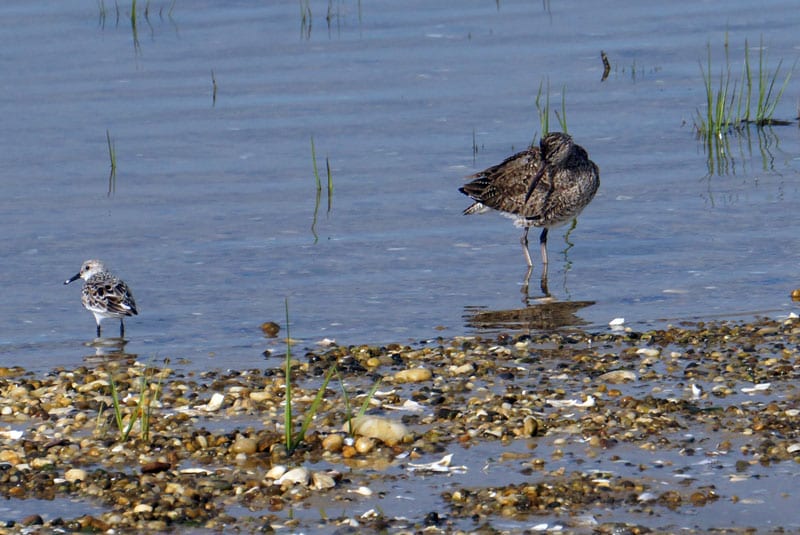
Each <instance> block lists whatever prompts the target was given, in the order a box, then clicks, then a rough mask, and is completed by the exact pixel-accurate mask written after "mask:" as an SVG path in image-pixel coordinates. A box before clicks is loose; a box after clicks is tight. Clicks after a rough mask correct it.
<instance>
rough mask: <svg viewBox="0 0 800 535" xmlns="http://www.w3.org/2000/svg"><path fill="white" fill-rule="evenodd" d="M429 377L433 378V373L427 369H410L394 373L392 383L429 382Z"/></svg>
mask: <svg viewBox="0 0 800 535" xmlns="http://www.w3.org/2000/svg"><path fill="white" fill-rule="evenodd" d="M431 377H433V373H432V372H431V371H430V370H429V369H428V368H410V369H408V370H400V371H399V372H397V373H395V374H394V381H395V382H396V383H421V382H422V381H429V380H430V379H431Z"/></svg>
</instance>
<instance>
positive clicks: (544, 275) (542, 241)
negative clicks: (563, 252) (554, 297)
mask: <svg viewBox="0 0 800 535" xmlns="http://www.w3.org/2000/svg"><path fill="white" fill-rule="evenodd" d="M539 245H540V246H541V248H542V280H541V283H540V285H539V287H540V288H541V289H542V293H543V294H544V295H550V290H548V288H547V227H544V228H543V229H542V233H541V234H540V235H539Z"/></svg>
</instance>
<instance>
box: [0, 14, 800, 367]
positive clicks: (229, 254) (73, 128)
mask: <svg viewBox="0 0 800 535" xmlns="http://www.w3.org/2000/svg"><path fill="white" fill-rule="evenodd" d="M332 6H333V7H332V17H331V23H330V28H329V27H328V25H327V24H326V22H325V17H324V16H323V13H325V11H326V10H327V6H323V5H322V4H320V5H311V6H310V7H311V10H312V19H311V27H310V28H309V27H308V26H304V25H303V24H302V21H301V18H300V16H299V13H298V9H297V6H295V5H272V6H260V5H255V4H253V3H249V2H239V3H235V4H226V6H225V7H222V6H220V5H218V4H217V3H215V2H206V3H193V4H192V5H191V6H188V5H181V4H180V3H178V4H177V5H175V6H174V9H173V10H172V12H171V16H170V15H169V3H167V2H152V3H151V6H150V10H149V15H148V18H147V19H145V18H144V17H143V14H139V18H138V24H137V31H136V34H134V32H133V31H132V29H131V25H130V23H129V18H128V17H129V12H128V11H125V9H126V8H123V9H122V10H121V12H120V14H119V20H117V18H116V14H115V11H114V8H113V6H106V15H105V17H102V16H100V9H99V8H98V6H97V5H95V4H86V5H77V4H76V5H72V4H65V3H62V2H41V3H37V4H36V5H35V6H34V5H29V4H28V3H25V2H6V3H4V4H3V6H2V7H0V10H1V11H2V14H3V16H4V18H5V19H8V20H13V21H14V23H13V24H9V25H7V26H6V28H4V29H3V30H2V34H1V35H2V38H3V41H4V43H6V45H5V47H4V48H5V52H4V54H3V57H2V59H0V61H2V64H3V65H2V66H3V71H4V72H5V73H6V75H5V76H4V84H3V86H4V87H3V90H4V95H5V98H4V99H3V104H2V106H3V110H2V111H3V116H4V121H3V128H2V133H1V134H0V136H1V137H2V142H3V146H4V151H3V152H4V157H3V159H4V164H3V169H4V172H3V181H4V189H5V195H4V200H3V205H4V207H3V210H2V215H0V217H2V221H3V226H4V228H6V229H7V232H6V234H7V239H6V247H5V249H6V254H5V255H3V259H2V263H3V265H2V269H0V273H2V274H0V277H2V283H3V286H4V287H5V288H6V289H7V290H6V292H5V296H4V299H3V301H2V304H0V306H1V307H2V309H0V351H2V353H3V354H4V355H6V358H7V359H8V360H9V361H11V362H19V361H20V360H21V359H24V360H26V361H27V360H30V359H33V360H35V362H37V363H39V364H41V365H43V366H48V367H49V366H53V365H58V364H62V363H65V362H73V361H76V360H79V359H80V358H81V357H82V356H84V355H86V354H91V353H92V350H91V348H85V347H82V345H81V344H82V343H83V342H87V341H90V340H91V336H92V334H93V330H94V329H93V325H92V319H91V316H90V315H89V314H88V313H85V312H84V311H83V310H82V309H81V308H80V304H79V297H78V290H77V289H76V288H74V287H63V286H61V282H62V281H63V280H64V279H65V278H66V277H68V276H70V275H72V274H73V273H74V272H75V271H76V270H77V268H78V267H79V265H80V263H81V261H82V260H84V259H85V258H89V257H100V258H102V259H104V260H105V261H106V262H107V263H108V264H110V265H111V266H112V268H114V269H115V270H116V271H117V272H118V273H119V274H120V275H121V276H122V277H124V278H125V279H126V280H127V281H128V282H129V283H130V285H131V286H132V287H133V289H134V292H135V295H136V298H137V302H138V303H139V307H140V309H141V315H140V316H139V317H137V318H133V319H131V320H129V321H128V331H127V332H128V338H129V339H130V343H129V344H128V346H127V348H126V350H127V351H128V352H131V353H134V354H139V355H142V356H153V355H158V356H173V357H177V358H186V359H189V360H190V361H191V363H192V365H193V366H197V367H198V368H206V367H209V366H220V367H228V366H231V367H237V366H242V365H245V364H251V363H257V362H258V361H259V354H260V352H261V351H262V350H263V349H264V348H265V347H266V346H265V342H264V341H263V340H262V338H261V333H260V331H259V329H258V325H259V324H260V323H261V322H263V321H267V320H272V321H277V322H280V323H283V318H284V299H287V298H288V300H289V306H290V317H291V321H292V324H293V329H292V334H293V336H294V337H296V338H300V339H303V340H305V341H307V342H308V343H313V342H314V341H317V340H319V339H321V338H323V337H328V338H335V339H336V340H337V341H338V342H340V343H356V342H373V343H381V342H388V341H404V340H413V339H423V338H428V337H431V336H433V335H435V334H445V335H446V334H448V333H451V334H457V333H461V332H463V331H465V330H467V331H471V330H473V326H472V325H470V323H469V318H470V316H471V312H470V311H472V310H474V309H480V310H485V311H498V310H513V309H521V308H523V303H522V300H521V297H522V296H521V294H520V292H519V290H520V287H521V284H522V281H523V276H524V274H525V267H524V262H523V261H522V254H521V251H520V247H519V244H518V239H519V235H520V231H519V230H518V229H516V228H514V227H513V226H511V225H510V223H509V221H508V220H507V219H506V218H503V217H500V216H499V215H496V214H490V215H483V216H472V217H469V218H467V217H462V216H461V215H460V211H461V210H462V209H463V208H464V207H466V206H467V205H468V204H469V202H468V199H466V198H465V197H463V196H461V195H460V194H459V193H458V192H457V188H458V186H459V185H460V184H461V183H462V180H463V178H462V177H463V175H465V174H467V173H470V172H474V171H475V170H477V169H481V168H483V167H486V166H488V165H491V164H494V163H496V162H498V161H500V160H501V159H502V158H504V157H505V156H507V155H508V154H510V153H511V152H512V151H513V150H517V149H519V148H521V147H522V146H524V145H525V144H526V143H528V142H530V141H531V139H532V138H533V137H534V135H535V134H536V133H537V131H538V129H539V122H538V118H537V114H536V109H535V106H534V100H535V97H536V92H537V89H538V87H539V84H540V83H541V82H543V81H544V82H545V84H546V83H547V81H549V83H550V87H551V106H552V107H553V108H559V107H560V92H561V89H562V87H565V88H566V102H567V119H568V125H569V128H570V133H572V134H573V135H574V137H575V138H576V140H577V141H578V142H579V143H581V144H582V145H584V146H585V147H586V148H587V149H588V150H589V152H590V155H591V157H592V158H593V159H594V160H595V161H596V162H597V163H598V164H599V165H600V167H601V178H602V185H601V189H600V192H599V193H598V195H597V197H596V198H595V200H594V201H593V203H592V204H591V205H590V207H589V208H588V209H587V210H586V211H585V212H584V214H583V215H582V216H581V217H580V220H579V224H578V227H577V228H576V229H575V230H574V231H573V232H572V233H571V234H570V236H569V240H570V241H569V243H571V245H570V246H567V242H566V239H565V232H566V229H562V230H559V231H556V232H553V233H551V243H550V250H551V258H553V262H552V265H551V266H550V277H549V289H550V291H551V292H552V294H553V296H554V297H555V298H556V299H557V300H561V301H567V300H569V301H592V302H594V304H593V305H591V306H586V307H584V308H582V309H581V310H580V311H579V312H577V317H578V318H579V319H580V320H582V321H584V322H587V323H588V324H590V325H596V326H598V327H600V328H604V326H605V325H606V323H607V322H608V321H609V320H611V319H613V318H615V317H625V318H626V320H627V322H628V324H634V325H635V324H637V323H641V322H648V321H652V320H658V319H661V318H667V319H673V318H685V317H706V316H731V315H734V314H745V315H747V314H753V313H760V312H765V313H768V314H777V313H786V312H788V311H789V310H791V308H792V307H791V303H790V301H789V299H788V294H789V292H790V291H791V289H792V288H793V287H794V286H796V285H797V282H796V281H797V278H796V274H795V272H796V267H797V264H798V260H800V252H799V251H800V248H798V246H797V245H798V238H797V235H796V232H795V231H794V228H793V225H791V223H790V222H791V221H792V220H793V216H794V214H795V213H796V208H797V206H798V198H800V193H799V192H798V186H797V180H796V179H797V174H798V166H800V162H799V161H798V158H797V156H796V154H797V153H798V150H797V149H798V129H797V125H796V124H793V125H792V126H784V127H774V128H772V129H771V130H770V131H769V132H767V134H768V135H769V136H772V137H768V138H767V139H766V140H765V141H763V142H761V143H759V139H758V136H757V135H756V133H755V131H754V132H753V133H751V139H750V140H749V143H748V140H746V139H744V138H742V137H735V138H733V139H732V140H731V155H730V159H729V160H728V161H727V163H728V172H727V173H723V174H721V175H720V174H718V173H716V172H715V173H711V174H710V173H709V165H708V160H707V158H706V155H705V152H704V148H703V144H702V143H701V142H698V141H697V140H696V139H695V137H694V135H693V129H692V123H693V116H694V114H695V110H696V109H698V108H700V107H701V106H702V104H703V101H704V93H703V89H702V80H701V78H700V70H699V66H698V61H699V60H703V59H704V58H705V54H706V44H707V43H711V45H712V47H713V50H714V53H715V62H716V64H717V65H721V63H722V57H723V55H722V44H723V42H724V39H725V35H726V32H727V37H728V41H729V43H730V54H731V57H732V58H733V60H732V63H733V64H734V65H735V66H736V67H738V64H739V62H740V61H741V58H742V57H743V52H742V49H743V45H744V41H745V39H748V40H749V42H750V43H751V45H753V44H757V43H758V40H759V39H760V38H762V37H763V41H764V43H765V45H766V46H767V51H768V56H767V58H768V62H769V63H770V65H776V64H777V62H778V60H780V59H783V60H784V64H790V63H791V62H793V61H794V59H795V58H796V56H797V52H798V49H797V45H796V43H795V42H794V40H793V38H792V32H791V31H788V30H789V29H790V28H794V27H795V26H794V24H795V23H796V22H797V21H795V20H792V17H796V15H794V14H793V13H794V10H790V9H788V8H787V9H782V8H785V7H786V6H788V4H787V3H781V2H771V3H770V7H769V8H763V9H762V8H754V7H752V6H751V5H750V4H749V3H746V2H734V3H729V4H728V5H727V8H726V13H725V16H724V17H722V16H720V15H719V13H718V12H717V9H716V8H715V7H714V6H713V5H709V4H696V3H678V4H671V5H670V6H661V7H659V11H653V9H652V8H651V7H638V6H637V5H635V4H633V3H631V4H626V3H619V4H617V5H615V6H611V7H604V8H596V7H594V4H592V3H586V4H585V5H583V6H580V5H576V6H562V5H560V4H557V3H556V4H551V3H549V2H545V3H544V4H537V3H523V2H508V3H506V2H501V3H499V5H498V4H496V3H493V2H470V3H465V4H463V5H462V7H461V8H460V9H458V10H454V9H452V8H448V7H446V6H444V5H438V6H437V5H434V6H431V5H429V4H428V3H420V4H418V5H404V6H403V7H402V8H399V7H397V6H394V5H392V4H391V3H385V4H369V5H359V4H358V3H355V2H337V3H334V4H332ZM323 8H324V9H323ZM134 37H135V38H136V39H134ZM601 49H602V50H605V51H606V52H607V53H608V55H609V58H610V60H611V65H612V70H611V74H610V76H609V78H608V79H607V80H606V81H604V82H601V81H600V78H601V74H602V64H601V62H600V60H599V52H600V50H601ZM751 59H753V60H755V57H754V58H751ZM212 71H213V76H214V80H216V84H217V94H216V100H213V99H212ZM737 72H738V71H737ZM796 95H797V85H796V83H794V82H792V83H790V85H789V87H788V89H787V91H786V94H785V96H784V98H783V100H782V103H781V105H780V106H779V107H778V111H777V113H776V117H780V118H787V119H791V118H793V117H794V115H795V110H794V100H795V99H796ZM551 120H552V121H553V122H554V123H555V117H552V118H551ZM106 130H108V131H109V133H110V135H111V136H112V138H113V140H114V143H115V147H116V152H117V161H118V170H117V175H116V180H115V183H114V188H115V192H114V193H113V195H111V196H110V197H109V196H108V195H107V192H108V189H109V179H108V172H109V157H108V147H107V144H106ZM312 136H313V138H314V142H315V147H316V155H317V161H318V165H319V167H320V168H321V169H322V175H323V182H324V181H325V178H324V175H325V159H326V158H328V159H329V161H330V166H331V173H332V178H333V184H334V190H333V195H332V206H331V209H330V211H328V209H327V197H328V195H327V191H326V188H325V187H323V191H322V195H321V203H320V206H319V210H318V214H317V220H316V225H315V227H314V229H312V228H311V227H312V221H313V218H314V213H315V185H314V183H315V180H314V177H313V171H312V159H311V148H310V143H311V138H312ZM473 136H474V140H475V145H476V147H477V154H473ZM762 152H763V153H764V154H763V155H762ZM715 171H716V169H715ZM315 233H316V236H315ZM533 252H534V258H538V251H536V247H535V245H534V247H533ZM538 274H539V266H537V267H536V271H535V273H534V275H533V281H534V283H533V284H532V285H531V294H532V296H533V297H536V296H537V294H538V283H537V282H536V281H537V280H538ZM437 327H439V328H440V329H441V328H443V330H437ZM116 330H117V327H116V325H114V322H108V323H107V327H106V333H107V334H109V335H111V334H113V333H115V332H116ZM212 355H213V357H212Z"/></svg>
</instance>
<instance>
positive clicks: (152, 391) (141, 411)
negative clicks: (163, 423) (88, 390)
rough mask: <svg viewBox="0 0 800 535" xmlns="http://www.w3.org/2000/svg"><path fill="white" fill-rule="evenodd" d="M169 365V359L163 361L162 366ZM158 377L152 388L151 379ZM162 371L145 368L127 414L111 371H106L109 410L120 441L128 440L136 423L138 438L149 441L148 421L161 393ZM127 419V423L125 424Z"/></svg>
mask: <svg viewBox="0 0 800 535" xmlns="http://www.w3.org/2000/svg"><path fill="white" fill-rule="evenodd" d="M167 363H169V359H165V360H164V364H165V365H166V364H167ZM155 376H158V382H157V383H155V386H153V382H152V380H153V377H155ZM163 377H164V374H163V370H156V369H155V368H152V367H150V366H147V367H145V370H144V372H143V373H142V375H141V377H139V391H138V394H137V396H136V405H135V407H134V408H133V411H131V412H130V413H129V414H127V415H126V414H125V412H126V411H125V405H124V403H123V402H122V401H121V400H120V392H119V389H118V388H117V383H116V381H114V372H113V370H109V371H108V382H109V388H110V390H111V408H112V410H113V412H114V421H115V423H116V425H117V431H118V432H119V438H120V440H121V441H123V442H124V441H126V440H128V437H129V436H130V434H131V431H133V428H134V426H135V425H136V423H137V422H138V423H139V437H140V438H141V439H142V440H143V441H145V442H149V441H150V421H151V418H152V413H153V405H154V404H155V403H157V402H158V396H159V394H160V393H161V382H162V381H163ZM126 417H127V423H126Z"/></svg>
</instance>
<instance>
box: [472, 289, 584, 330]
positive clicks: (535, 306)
mask: <svg viewBox="0 0 800 535" xmlns="http://www.w3.org/2000/svg"><path fill="white" fill-rule="evenodd" d="M594 303H595V302H594V301H556V300H555V299H553V298H552V297H545V298H541V299H539V300H537V301H535V302H533V303H531V304H529V305H528V306H526V307H525V308H520V309H512V310H486V309H485V308H484V307H471V306H467V307H464V320H465V324H466V326H467V327H468V328H470V329H475V330H480V331H490V330H528V331H542V330H553V329H559V328H562V327H577V326H580V325H585V324H586V323H587V322H586V321H585V320H583V319H581V318H579V317H578V316H577V312H578V311H579V310H580V309H582V308H585V307H588V306H590V305H593V304H594Z"/></svg>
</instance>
